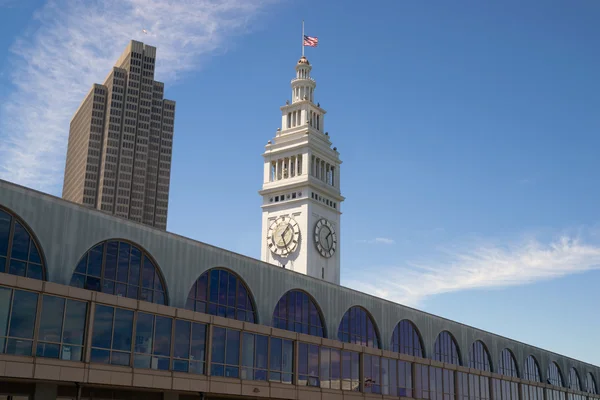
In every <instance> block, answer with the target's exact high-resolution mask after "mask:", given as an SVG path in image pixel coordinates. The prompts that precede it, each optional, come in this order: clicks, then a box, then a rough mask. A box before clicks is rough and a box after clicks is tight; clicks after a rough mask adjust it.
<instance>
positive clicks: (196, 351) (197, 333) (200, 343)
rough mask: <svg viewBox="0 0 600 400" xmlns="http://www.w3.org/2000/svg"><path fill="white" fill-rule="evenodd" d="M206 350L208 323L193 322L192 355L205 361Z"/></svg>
mask: <svg viewBox="0 0 600 400" xmlns="http://www.w3.org/2000/svg"><path fill="white" fill-rule="evenodd" d="M205 352H206V325H204V324H197V323H194V324H192V347H191V351H190V353H191V354H190V356H191V358H193V359H194V360H198V361H205V356H204V355H205Z"/></svg>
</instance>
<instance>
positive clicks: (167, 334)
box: [154, 316, 173, 357]
mask: <svg viewBox="0 0 600 400" xmlns="http://www.w3.org/2000/svg"><path fill="white" fill-rule="evenodd" d="M172 324H173V320H172V319H171V318H167V317H159V316H156V334H155V336H154V354H156V355H159V356H167V357H168V356H170V355H171V327H172Z"/></svg>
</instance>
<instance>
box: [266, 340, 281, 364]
mask: <svg viewBox="0 0 600 400" xmlns="http://www.w3.org/2000/svg"><path fill="white" fill-rule="evenodd" d="M269 369H271V370H275V371H281V339H278V338H271V352H270V357H269Z"/></svg>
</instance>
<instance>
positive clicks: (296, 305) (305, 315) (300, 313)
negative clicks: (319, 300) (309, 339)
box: [273, 290, 325, 337]
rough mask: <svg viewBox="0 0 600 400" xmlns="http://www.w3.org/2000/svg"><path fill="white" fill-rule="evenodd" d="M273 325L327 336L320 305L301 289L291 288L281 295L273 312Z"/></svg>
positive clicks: (293, 330)
mask: <svg viewBox="0 0 600 400" xmlns="http://www.w3.org/2000/svg"><path fill="white" fill-rule="evenodd" d="M273 326H274V327H275V328H279V329H286V330H288V331H292V332H298V333H306V334H309V335H313V336H319V337H325V331H324V329H323V318H322V316H321V311H320V310H319V307H317V304H316V303H315V302H314V301H313V299H312V298H311V297H310V296H309V295H308V294H306V293H304V292H302V291H300V290H290V291H289V292H287V293H286V294H284V295H283V296H281V299H279V302H278V303H277V305H276V306H275V311H274V312H273Z"/></svg>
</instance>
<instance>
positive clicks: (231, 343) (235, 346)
mask: <svg viewBox="0 0 600 400" xmlns="http://www.w3.org/2000/svg"><path fill="white" fill-rule="evenodd" d="M226 347H227V348H226V350H225V357H226V358H225V364H229V365H238V364H239V361H240V332H239V331H234V330H231V329H228V330H227V344H226Z"/></svg>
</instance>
